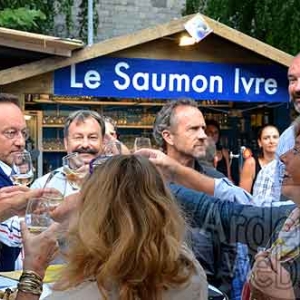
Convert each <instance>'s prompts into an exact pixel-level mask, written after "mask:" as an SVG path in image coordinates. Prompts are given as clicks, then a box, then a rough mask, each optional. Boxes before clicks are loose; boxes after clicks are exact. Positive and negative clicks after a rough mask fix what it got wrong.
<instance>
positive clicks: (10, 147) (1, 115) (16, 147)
mask: <svg viewBox="0 0 300 300" xmlns="http://www.w3.org/2000/svg"><path fill="white" fill-rule="evenodd" d="M28 136H29V133H28V129H27V127H26V122H25V119H24V116H23V113H22V110H21V109H20V107H19V103H18V98H17V97H16V96H14V95H11V94H5V93H0V221H2V223H1V224H0V271H11V270H14V268H15V260H16V258H17V256H18V255H19V253H20V247H21V233H20V228H19V221H18V217H14V216H15V215H18V214H19V213H24V210H25V208H26V203H27V200H28V199H29V198H30V197H35V196H37V195H38V194H39V193H41V191H40V190H38V191H30V190H29V189H28V188H27V187H20V186H13V183H12V181H11V179H10V175H11V172H12V168H11V166H12V163H13V159H14V156H15V155H16V154H17V153H20V152H23V151H24V148H25V141H26V139H27V138H28Z"/></svg>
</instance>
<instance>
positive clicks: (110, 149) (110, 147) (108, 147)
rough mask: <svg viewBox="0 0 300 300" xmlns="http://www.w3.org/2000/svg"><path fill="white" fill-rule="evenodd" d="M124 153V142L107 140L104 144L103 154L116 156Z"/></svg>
mask: <svg viewBox="0 0 300 300" xmlns="http://www.w3.org/2000/svg"><path fill="white" fill-rule="evenodd" d="M119 154H122V144H121V142H119V141H107V142H105V143H104V145H103V150H102V155H104V156H114V155H119Z"/></svg>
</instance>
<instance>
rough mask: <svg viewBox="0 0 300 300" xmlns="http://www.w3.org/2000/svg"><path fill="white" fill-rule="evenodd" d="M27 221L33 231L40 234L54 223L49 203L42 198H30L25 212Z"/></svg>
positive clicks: (29, 228)
mask: <svg viewBox="0 0 300 300" xmlns="http://www.w3.org/2000/svg"><path fill="white" fill-rule="evenodd" d="M25 223H26V225H27V227H28V230H29V231H30V232H31V233H34V234H39V233H41V232H43V231H44V230H46V229H47V228H48V227H49V226H50V224H51V223H52V220H51V217H50V215H49V203H48V201H47V200H46V199H45V198H43V197H41V198H33V199H30V200H29V201H28V203H27V208H26V212H25Z"/></svg>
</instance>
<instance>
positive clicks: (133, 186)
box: [0, 55, 300, 300]
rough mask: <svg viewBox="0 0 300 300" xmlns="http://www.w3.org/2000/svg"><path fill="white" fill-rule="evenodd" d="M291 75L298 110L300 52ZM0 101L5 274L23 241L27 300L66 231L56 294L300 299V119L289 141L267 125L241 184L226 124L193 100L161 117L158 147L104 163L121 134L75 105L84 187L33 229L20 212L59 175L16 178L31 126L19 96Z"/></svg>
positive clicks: (71, 146) (68, 135)
mask: <svg viewBox="0 0 300 300" xmlns="http://www.w3.org/2000/svg"><path fill="white" fill-rule="evenodd" d="M288 80H289V94H290V97H291V101H292V102H293V104H294V107H295V109H296V111H297V112H299V113H300V55H297V56H296V57H295V58H294V60H293V61H292V63H291V66H290V68H289V70H288ZM0 108H1V109H0V220H1V224H0V241H1V247H0V255H1V256H0V270H1V271H11V270H14V269H15V262H16V260H17V258H18V257H19V254H20V251H21V249H23V252H24V259H23V262H22V265H23V266H22V267H23V273H22V276H21V277H20V280H19V283H18V295H17V299H18V300H26V299H30V300H35V299H39V297H40V295H41V292H42V285H43V283H42V282H43V278H44V276H45V270H46V268H47V266H48V265H49V264H50V263H51V262H52V261H53V259H54V258H55V257H56V256H57V254H58V253H59V252H61V251H62V249H61V247H60V244H59V243H58V239H59V240H61V239H63V240H64V244H65V245H66V247H64V248H66V249H64V259H65V263H64V268H63V270H62V272H61V274H60V277H59V278H58V279H57V281H56V282H55V284H54V285H53V287H52V293H51V294H50V295H48V296H47V298H46V299H49V300H51V299H53V300H54V299H84V298H86V299H123V300H134V299H147V300H148V299H149V300H151V299H153V300H154V299H178V300H179V299H191V300H192V299H195V300H196V299H201V300H202V299H203V300H204V299H208V284H211V285H213V286H215V287H217V288H218V289H219V290H221V291H222V292H223V293H224V295H227V296H228V298H229V299H241V297H242V295H243V297H244V299H287V300H290V299H300V275H299V274H298V270H299V262H300V252H299V249H300V246H299V244H300V236H299V234H300V222H299V219H300V210H299V209H298V207H297V205H298V204H300V198H299V195H300V193H299V190H298V189H299V188H300V155H299V154H300V118H297V119H296V120H295V121H294V122H293V123H292V125H291V126H290V127H289V128H288V129H287V130H286V131H285V132H284V133H283V134H282V135H281V136H280V137H279V132H278V130H277V128H276V127H275V126H273V125H271V124H268V125H267V126H265V127H263V128H262V129H261V131H260V132H259V134H258V144H259V147H260V148H261V154H260V156H258V157H252V158H251V159H249V160H248V161H246V163H245V165H244V168H243V170H242V174H241V182H240V186H236V185H235V184H234V183H233V182H232V181H231V180H230V179H231V178H230V171H229V168H228V165H227V163H228V162H227V160H228V157H227V154H226V153H227V151H226V149H223V148H222V147H221V146H220V145H219V135H220V131H219V127H218V124H215V123H214V122H211V121H209V120H208V121H207V123H206V120H205V119H204V116H203V114H202V112H201V111H200V110H199V108H198V105H197V103H196V102H195V101H193V100H191V99H177V100H175V101H170V102H167V103H166V104H165V105H164V106H163V107H162V109H161V110H160V111H159V113H158V114H157V116H156V119H155V122H154V124H153V137H154V139H155V141H156V144H157V146H158V147H159V149H141V150H138V151H136V152H135V153H131V152H130V151H129V150H128V149H127V147H126V146H125V145H123V144H121V145H122V146H121V149H122V150H121V154H118V155H113V156H111V157H110V158H109V159H106V160H105V161H104V160H103V161H101V164H100V163H99V164H93V163H92V162H93V161H95V159H97V158H98V157H99V156H101V155H102V152H103V149H104V147H105V144H106V143H108V142H109V141H117V138H118V136H117V133H116V128H115V125H116V124H115V123H114V121H113V120H111V119H110V118H105V117H104V116H101V115H99V114H98V113H97V112H95V111H90V110H79V111H75V112H72V113H71V114H70V115H69V117H68V118H67V120H66V121H65V127H64V145H65V149H66V152H67V153H68V154H71V153H74V152H76V153H78V154H79V156H80V158H81V160H82V161H83V162H84V168H85V170H86V174H87V175H86V176H85V178H84V180H83V182H82V186H81V188H80V191H78V190H77V189H74V188H73V187H72V185H70V184H69V185H68V187H67V192H66V193H65V198H64V201H63V202H62V203H61V204H60V205H59V206H57V207H55V208H54V209H53V210H51V212H50V215H51V218H52V219H53V221H54V223H53V224H52V225H51V226H50V227H49V228H47V229H46V230H45V231H43V232H42V233H40V234H32V233H30V232H29V231H28V228H27V227H26V225H25V224H24V223H22V222H21V223H20V221H19V218H18V216H22V215H24V212H25V209H26V205H27V202H28V200H29V199H32V198H39V197H42V195H43V193H44V187H45V182H47V179H48V178H49V176H50V174H46V175H44V176H43V177H41V178H37V179H36V180H35V182H34V183H33V184H32V186H31V188H27V187H23V186H14V185H13V183H12V181H11V179H10V176H11V172H12V168H11V167H12V162H13V157H14V156H15V155H16V154H17V153H20V152H22V151H24V149H25V141H26V138H27V137H28V130H27V127H26V122H25V119H24V116H23V113H22V110H21V108H20V107H19V105H18V99H17V98H16V97H15V96H13V95H10V94H3V93H0ZM207 125H208V126H207ZM207 135H210V138H208V136H207ZM226 157H227V158H226ZM222 164H223V165H222ZM218 165H219V170H218V168H217V166H218ZM221 165H222V168H221V169H220V166H221ZM220 170H221V171H222V170H223V172H220ZM59 171H60V172H63V169H62V168H59ZM223 173H226V174H223ZM239 245H243V247H239ZM245 248H246V250H247V251H246V252H245V251H244V250H243V249H245ZM259 249H260V250H261V249H263V251H260V252H258V250H259ZM257 253H258V254H257ZM250 269H251V270H250ZM245 274H246V275H245ZM242 290H243V291H242Z"/></svg>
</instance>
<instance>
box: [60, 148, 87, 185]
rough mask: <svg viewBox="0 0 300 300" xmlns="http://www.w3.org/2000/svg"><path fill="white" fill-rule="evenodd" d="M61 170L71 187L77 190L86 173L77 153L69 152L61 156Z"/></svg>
mask: <svg viewBox="0 0 300 300" xmlns="http://www.w3.org/2000/svg"><path fill="white" fill-rule="evenodd" d="M62 161H63V171H64V173H65V175H66V177H67V180H68V182H69V184H70V185H71V186H72V188H73V189H75V190H79V189H80V188H81V185H82V182H83V180H84V178H85V176H86V174H87V171H86V169H85V168H84V162H83V160H82V159H81V158H80V155H79V154H78V153H76V152H75V153H70V154H68V155H66V156H64V157H63V158H62Z"/></svg>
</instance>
